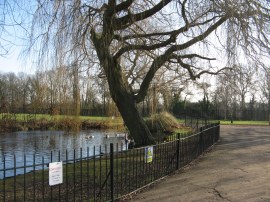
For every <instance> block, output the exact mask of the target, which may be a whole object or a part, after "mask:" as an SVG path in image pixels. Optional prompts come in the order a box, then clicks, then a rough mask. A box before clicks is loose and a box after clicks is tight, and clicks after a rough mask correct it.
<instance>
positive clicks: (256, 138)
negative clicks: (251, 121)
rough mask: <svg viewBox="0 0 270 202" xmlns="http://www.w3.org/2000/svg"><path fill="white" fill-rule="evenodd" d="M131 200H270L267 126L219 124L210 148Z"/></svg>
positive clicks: (184, 201) (246, 201)
mask: <svg viewBox="0 0 270 202" xmlns="http://www.w3.org/2000/svg"><path fill="white" fill-rule="evenodd" d="M130 200H131V201H140V202H143V201H155V202H159V201H166V202H169V201H173V202H176V201H183V202H186V201H200V202H201V201H240V202H242V201H245V202H248V201H252V202H253V201H254V202H257V201H270V127H267V126H266V127H247V126H222V127H221V139H220V141H219V142H218V143H217V144H216V145H215V146H214V147H213V149H212V150H211V151H210V152H208V153H206V154H205V155H203V156H201V157H200V158H199V159H198V160H196V162H194V163H193V164H191V165H190V166H189V167H187V168H185V169H184V170H182V171H180V172H179V173H177V174H174V175H172V176H169V177H167V178H166V179H164V180H162V181H160V182H158V183H156V184H154V185H153V186H151V187H150V188H149V189H146V190H144V191H143V192H141V193H138V194H137V195H135V196H133V197H132V199H130Z"/></svg>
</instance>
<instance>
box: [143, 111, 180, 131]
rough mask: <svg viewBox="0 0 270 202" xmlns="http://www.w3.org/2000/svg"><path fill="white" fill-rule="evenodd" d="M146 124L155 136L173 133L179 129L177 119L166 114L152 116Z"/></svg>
mask: <svg viewBox="0 0 270 202" xmlns="http://www.w3.org/2000/svg"><path fill="white" fill-rule="evenodd" d="M146 124H147V126H148V128H149V130H150V131H151V132H152V133H154V134H157V136H160V135H159V134H169V133H173V132H174V131H175V129H177V128H179V124H178V121H177V119H176V118H175V117H174V116H173V115H172V114H170V113H168V112H161V113H159V114H154V115H152V116H151V117H150V118H148V119H147V120H146Z"/></svg>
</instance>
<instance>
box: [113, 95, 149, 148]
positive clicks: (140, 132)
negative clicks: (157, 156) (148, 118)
mask: <svg viewBox="0 0 270 202" xmlns="http://www.w3.org/2000/svg"><path fill="white" fill-rule="evenodd" d="M124 94H126V93H125V92H123V93H121V95H120V94H118V95H117V96H116V95H114V98H116V99H115V103H116V106H117V108H118V110H119V112H120V113H121V115H122V118H123V120H124V123H125V124H126V126H127V128H128V130H129V132H130V135H131V136H132V137H133V138H134V140H135V143H136V145H138V146H142V145H148V144H152V143H154V139H153V137H152V135H151V133H150V131H149V129H148V127H147V125H146V124H145V122H144V120H143V117H142V116H141V115H140V113H139V111H138V109H137V107H136V104H135V100H134V99H132V96H131V95H127V94H126V96H124Z"/></svg>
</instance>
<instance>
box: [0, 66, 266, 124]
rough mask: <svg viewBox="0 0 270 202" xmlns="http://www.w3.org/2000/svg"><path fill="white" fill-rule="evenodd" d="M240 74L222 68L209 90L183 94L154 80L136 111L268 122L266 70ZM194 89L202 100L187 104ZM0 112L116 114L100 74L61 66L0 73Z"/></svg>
mask: <svg viewBox="0 0 270 202" xmlns="http://www.w3.org/2000/svg"><path fill="white" fill-rule="evenodd" d="M244 70H246V72H244ZM235 71H238V72H235ZM241 71H242V72H240V68H239V69H237V67H234V68H233V71H229V70H228V72H226V73H225V74H222V75H219V76H218V77H217V79H216V85H215V87H214V88H213V87H211V85H210V84H208V83H204V82H201V83H198V82H197V84H196V90H194V86H193V89H192V90H189V92H188V91H184V89H188V88H187V86H188V85H190V84H189V83H185V88H183V87H182V86H180V85H179V86H177V85H176V83H173V82H167V83H166V82H165V83H166V84H165V83H164V82H162V81H159V82H158V81H157V82H155V83H154V84H153V86H152V87H151V88H150V89H149V91H148V94H147V96H146V98H145V99H144V101H143V102H142V103H140V104H138V109H139V111H140V112H141V114H142V115H143V116H149V115H151V114H153V113H157V112H160V111H169V112H171V113H173V114H174V115H175V116H178V117H182V118H183V117H184V116H193V117H203V118H207V119H222V120H231V119H233V120H268V118H269V112H270V110H269V109H270V104H269V100H270V97H269V92H270V84H269V83H270V76H269V71H267V70H265V71H260V72H257V73H255V71H256V70H254V69H253V70H252V68H250V67H249V68H244V67H241ZM75 74H76V76H75ZM258 75H259V77H258ZM76 77H77V78H76ZM236 77H237V78H236ZM258 78H260V79H258ZM75 83H77V84H76V85H75ZM182 83H183V82H182ZM195 91H196V92H200V93H199V94H202V95H203V98H202V99H201V100H199V101H197V102H192V101H190V98H192V94H195V93H194V92H195ZM187 94H189V97H190V98H189V99H187ZM196 94H198V93H196ZM193 96H194V95H193ZM0 112H1V113H30V114H34V113H35V114H51V115H82V116H120V114H119V112H118V110H117V108H116V106H115V104H114V102H113V100H112V98H111V97H110V93H109V88H108V85H107V82H106V80H105V79H104V78H103V77H102V76H100V75H99V76H94V75H93V74H91V73H90V72H83V71H81V72H76V71H72V68H66V67H59V68H55V69H53V70H46V71H37V72H35V73H34V74H25V73H19V74H14V73H2V74H0Z"/></svg>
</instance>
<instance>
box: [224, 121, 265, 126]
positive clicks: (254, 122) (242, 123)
mask: <svg viewBox="0 0 270 202" xmlns="http://www.w3.org/2000/svg"><path fill="white" fill-rule="evenodd" d="M220 124H221V125H254V126H255V125H256V126H268V125H269V121H233V123H231V121H220Z"/></svg>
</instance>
